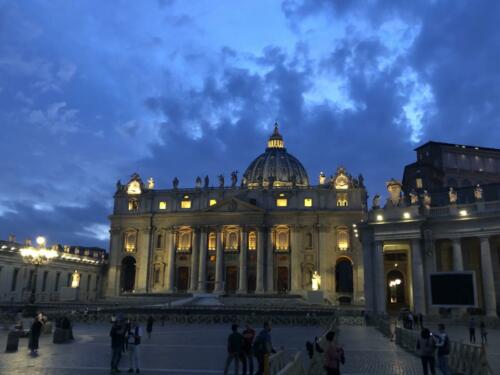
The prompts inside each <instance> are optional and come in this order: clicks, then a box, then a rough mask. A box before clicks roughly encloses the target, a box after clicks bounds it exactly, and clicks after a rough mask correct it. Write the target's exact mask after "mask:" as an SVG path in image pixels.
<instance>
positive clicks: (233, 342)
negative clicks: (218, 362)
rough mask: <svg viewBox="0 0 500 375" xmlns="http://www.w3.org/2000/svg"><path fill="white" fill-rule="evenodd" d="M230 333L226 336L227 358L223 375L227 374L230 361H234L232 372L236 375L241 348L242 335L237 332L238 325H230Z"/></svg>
mask: <svg viewBox="0 0 500 375" xmlns="http://www.w3.org/2000/svg"><path fill="white" fill-rule="evenodd" d="M231 331H232V333H231V334H230V335H229V336H228V337H227V358H226V364H225V365H224V375H227V372H228V371H229V366H230V365H231V362H233V361H234V373H235V374H236V375H238V371H239V364H240V356H241V354H242V349H243V336H242V335H241V333H239V332H238V325H237V324H233V325H232V326H231Z"/></svg>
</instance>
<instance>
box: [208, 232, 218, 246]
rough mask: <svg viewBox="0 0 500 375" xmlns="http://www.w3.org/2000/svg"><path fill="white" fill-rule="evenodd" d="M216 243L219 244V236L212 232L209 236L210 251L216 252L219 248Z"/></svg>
mask: <svg viewBox="0 0 500 375" xmlns="http://www.w3.org/2000/svg"><path fill="white" fill-rule="evenodd" d="M216 242H217V235H216V234H215V232H210V233H209V234H208V250H210V251H215V250H216V246H217V244H216Z"/></svg>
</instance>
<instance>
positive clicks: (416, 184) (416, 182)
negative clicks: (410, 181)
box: [415, 177, 424, 189]
mask: <svg viewBox="0 0 500 375" xmlns="http://www.w3.org/2000/svg"><path fill="white" fill-rule="evenodd" d="M415 186H416V187H417V189H422V188H423V187H424V184H423V182H422V179H421V178H420V177H418V178H417V179H415Z"/></svg>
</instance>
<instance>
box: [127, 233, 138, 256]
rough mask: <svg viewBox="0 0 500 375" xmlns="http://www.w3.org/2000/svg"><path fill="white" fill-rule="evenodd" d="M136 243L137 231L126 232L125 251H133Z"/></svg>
mask: <svg viewBox="0 0 500 375" xmlns="http://www.w3.org/2000/svg"><path fill="white" fill-rule="evenodd" d="M136 244H137V233H136V232H127V233H125V251H126V252H127V253H133V252H134V251H135V250H136Z"/></svg>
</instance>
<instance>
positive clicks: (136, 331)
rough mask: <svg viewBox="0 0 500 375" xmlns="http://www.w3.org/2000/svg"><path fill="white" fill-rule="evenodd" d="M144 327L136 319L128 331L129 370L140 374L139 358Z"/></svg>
mask: <svg viewBox="0 0 500 375" xmlns="http://www.w3.org/2000/svg"><path fill="white" fill-rule="evenodd" d="M141 337H142V329H141V327H140V326H139V324H138V323H137V321H136V320H134V321H133V322H132V323H131V324H130V327H129V329H128V332H127V351H128V372H134V368H135V373H136V374H139V373H140V372H141V371H140V369H139V368H140V360H139V346H140V345H141Z"/></svg>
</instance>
